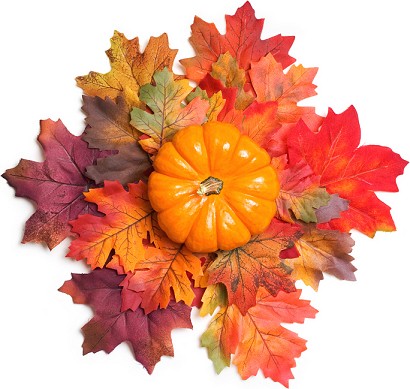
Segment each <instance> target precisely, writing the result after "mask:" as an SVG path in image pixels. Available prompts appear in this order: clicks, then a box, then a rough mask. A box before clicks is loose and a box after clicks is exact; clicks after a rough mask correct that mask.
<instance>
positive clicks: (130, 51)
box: [76, 31, 177, 107]
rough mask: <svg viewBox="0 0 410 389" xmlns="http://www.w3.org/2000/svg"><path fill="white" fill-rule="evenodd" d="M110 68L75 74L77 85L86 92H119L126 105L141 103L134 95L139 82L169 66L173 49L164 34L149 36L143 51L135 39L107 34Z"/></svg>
mask: <svg viewBox="0 0 410 389" xmlns="http://www.w3.org/2000/svg"><path fill="white" fill-rule="evenodd" d="M106 53H107V56H108V58H109V60H110V64H111V70H110V71H109V72H108V73H106V74H101V73H96V72H90V73H89V74H88V75H86V76H80V77H77V78H76V80H77V85H78V86H79V87H80V88H82V89H83V91H84V93H85V94H87V95H89V96H98V97H101V98H103V99H104V98H105V97H109V98H111V99H113V100H115V98H117V97H118V96H121V97H122V98H123V99H124V100H125V102H126V103H127V105H128V106H129V107H131V106H133V107H140V106H143V104H141V102H140V101H139V99H138V91H139V89H140V87H141V86H142V85H145V84H149V83H150V82H151V80H152V76H153V75H154V73H155V72H156V71H158V70H162V69H163V68H164V67H165V66H167V67H168V68H170V69H171V68H172V65H173V62H174V59H175V56H176V53H177V50H171V49H170V48H169V46H168V36H167V34H162V35H161V36H159V37H157V38H156V37H151V38H150V40H149V42H148V44H147V47H146V48H145V52H144V53H141V52H140V47H139V40H138V38H134V39H131V40H128V39H127V38H126V37H125V36H124V35H123V34H121V33H120V32H118V31H115V32H114V35H113V37H112V38H111V48H110V49H109V50H107V51H106Z"/></svg>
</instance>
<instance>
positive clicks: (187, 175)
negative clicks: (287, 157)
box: [148, 122, 279, 253]
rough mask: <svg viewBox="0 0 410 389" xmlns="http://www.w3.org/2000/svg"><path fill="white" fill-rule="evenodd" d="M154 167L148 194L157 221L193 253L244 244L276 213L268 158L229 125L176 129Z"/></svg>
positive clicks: (273, 176) (273, 179)
mask: <svg viewBox="0 0 410 389" xmlns="http://www.w3.org/2000/svg"><path fill="white" fill-rule="evenodd" d="M153 166H154V171H153V172H152V173H151V175H150V177H149V180H148V196H149V199H150V202H151V205H152V207H153V208H154V210H155V211H157V212H158V224H159V226H160V227H161V229H162V230H163V231H164V232H165V233H166V234H167V235H168V237H169V238H170V239H171V240H172V241H174V242H177V243H185V245H186V247H187V248H188V249H190V250H191V251H193V252H203V253H205V252H213V251H216V250H217V249H222V250H232V249H234V248H236V247H239V246H242V245H243V244H245V243H247V242H248V241H249V239H250V238H251V235H255V234H259V233H261V232H263V231H264V230H265V229H266V228H267V227H268V225H269V224H270V222H271V220H272V218H273V216H274V215H275V212H276V203H275V199H276V197H277V196H278V193H279V182H278V178H277V175H276V172H275V170H274V169H273V167H272V166H271V165H270V157H269V155H268V153H267V152H266V151H265V150H264V149H262V148H261V147H260V146H258V145H257V144H256V143H255V142H253V141H252V140H251V139H250V138H249V137H248V136H246V135H242V134H241V133H240V132H239V130H238V129H237V128H236V127H234V126H233V125H231V124H228V123H220V122H208V123H206V124H204V125H202V126H200V125H196V126H189V127H187V128H184V129H182V130H180V131H179V132H177V133H176V134H175V136H174V137H173V139H172V142H168V143H165V144H164V145H163V146H162V147H161V148H160V149H159V151H158V154H157V156H156V158H155V161H154V164H153Z"/></svg>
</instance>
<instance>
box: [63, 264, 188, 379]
mask: <svg viewBox="0 0 410 389" xmlns="http://www.w3.org/2000/svg"><path fill="white" fill-rule="evenodd" d="M123 279H124V276H122V275H117V274H116V272H115V271H114V270H110V269H97V270H94V271H92V272H91V273H89V274H72V279H71V280H69V281H66V282H65V283H64V284H63V286H62V287H61V288H60V289H59V290H60V291H61V292H63V293H66V294H68V295H70V296H71V297H72V298H73V301H74V302H75V303H77V304H88V305H90V306H91V307H92V308H93V310H94V317H93V318H92V319H91V320H90V321H89V322H88V323H87V324H85V325H84V326H83V328H82V332H83V334H84V343H83V352H84V355H85V354H88V353H90V352H93V353H96V352H98V351H105V352H107V353H110V352H111V351H113V350H114V349H115V347H117V346H118V345H119V344H120V343H122V342H129V343H130V345H131V347H132V349H133V351H134V356H135V359H136V360H137V361H138V362H140V363H141V364H142V365H143V366H144V367H145V369H147V371H148V373H150V374H151V373H152V371H153V369H154V367H155V365H156V364H157V362H159V360H160V359H161V357H162V356H163V355H168V356H173V355H174V351H173V347H172V340H171V331H172V330H173V329H175V328H192V324H191V320H190V312H191V308H190V307H188V306H186V305H184V304H182V303H175V302H171V303H170V304H169V305H168V307H167V308H166V309H160V310H157V311H154V312H152V313H150V314H149V315H145V314H144V311H143V310H142V309H141V308H137V309H135V310H134V311H131V310H126V311H122V310H121V286H120V283H121V282H122V281H123Z"/></svg>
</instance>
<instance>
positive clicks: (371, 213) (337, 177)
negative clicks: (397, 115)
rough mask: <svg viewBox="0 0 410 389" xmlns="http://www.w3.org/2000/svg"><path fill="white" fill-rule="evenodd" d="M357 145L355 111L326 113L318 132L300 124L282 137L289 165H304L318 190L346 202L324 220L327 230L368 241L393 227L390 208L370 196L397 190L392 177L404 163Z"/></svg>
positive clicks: (389, 154) (380, 148) (386, 151)
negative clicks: (355, 232) (351, 233)
mask: <svg viewBox="0 0 410 389" xmlns="http://www.w3.org/2000/svg"><path fill="white" fill-rule="evenodd" d="M359 142H360V125H359V120H358V117H357V112H356V110H355V108H354V107H353V106H352V107H350V108H348V109H347V110H346V111H345V112H343V113H341V114H335V113H334V112H333V111H332V110H331V109H330V110H329V113H328V115H327V117H326V118H325V119H324V122H323V125H322V126H321V128H320V131H319V132H312V131H311V130H310V129H309V128H308V127H307V126H306V125H305V124H304V123H303V122H299V123H298V124H297V125H296V126H295V127H294V129H293V130H292V132H291V134H290V135H289V137H288V148H289V162H290V164H291V165H295V164H297V163H298V162H299V161H300V160H302V161H304V162H305V163H307V164H308V165H309V166H310V167H311V168H312V170H313V172H314V174H316V175H317V176H318V177H320V186H322V187H325V188H326V190H327V191H328V192H329V193H330V194H339V196H340V197H341V198H343V199H345V200H348V201H349V208H348V210H346V211H343V212H342V213H341V215H340V216H341V217H340V218H338V219H334V220H331V221H330V222H329V224H330V226H332V228H335V229H339V230H340V231H343V232H348V231H350V230H351V229H357V230H359V231H361V232H363V233H365V234H366V235H368V236H370V237H372V236H374V234H375V233H376V231H393V230H394V229H395V225H394V222H393V219H392V217H391V215H390V207H388V206H387V205H386V204H384V203H383V202H382V201H381V200H379V199H378V198H377V196H376V194H375V193H374V192H375V191H388V192H396V191H398V188H397V184H396V177H397V176H398V175H400V174H402V173H403V170H404V167H405V166H406V165H407V163H408V162H407V161H404V160H403V159H402V158H401V157H400V156H399V155H398V154H396V153H394V152H393V151H392V150H391V149H390V148H388V147H383V146H372V145H369V146H367V145H366V146H360V147H359Z"/></svg>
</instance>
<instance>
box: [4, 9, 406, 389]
mask: <svg viewBox="0 0 410 389" xmlns="http://www.w3.org/2000/svg"><path fill="white" fill-rule="evenodd" d="M263 22H264V20H263V19H257V18H256V17H255V12H254V10H253V8H252V6H251V5H250V4H249V2H246V3H245V4H244V5H243V6H242V7H240V8H239V9H238V10H237V11H236V13H235V14H234V15H232V16H229V15H227V16H226V33H225V35H222V34H221V33H220V32H219V31H218V30H217V28H216V27H215V25H214V24H213V23H208V22H205V21H204V20H202V19H200V18H199V17H195V20H194V23H193V24H192V26H191V29H192V35H191V38H190V43H191V44H192V46H193V48H194V50H195V53H196V55H195V56H194V57H192V58H186V59H182V60H181V61H180V62H181V64H182V66H183V68H184V72H185V74H183V75H177V74H174V73H173V70H172V69H173V63H174V59H175V56H176V52H177V51H176V50H173V49H170V48H169V45H168V38H167V35H166V34H163V35H161V36H159V37H152V38H151V39H150V40H149V42H148V44H147V46H146V48H145V50H144V51H143V52H142V51H141V50H140V46H139V41H138V38H134V39H131V40H128V39H127V38H126V37H125V36H124V35H123V34H121V33H119V32H115V33H114V36H113V37H112V39H111V48H110V49H109V50H108V51H107V55H108V58H109V61H110V64H111V70H110V71H109V72H108V73H106V74H101V73H97V72H90V73H89V74H88V75H86V76H81V77H78V78H77V84H78V86H79V87H80V88H82V89H83V91H84V96H83V102H84V104H83V111H84V113H85V115H86V118H85V122H86V127H85V130H84V132H83V134H82V135H81V136H74V135H72V134H71V133H70V132H69V131H68V130H67V129H66V128H65V126H64V125H63V123H62V122H61V121H57V122H54V121H52V120H45V121H41V123H40V124H41V126H40V127H41V131H40V135H39V137H38V140H39V142H40V144H41V146H42V148H43V149H44V153H45V160H44V161H43V162H33V161H28V160H24V159H22V160H21V161H20V162H19V164H18V165H17V166H16V167H14V168H12V169H9V170H7V171H6V172H5V173H4V174H3V177H4V178H5V179H6V180H7V181H8V183H9V184H10V185H11V186H12V187H14V188H15V191H16V195H17V196H20V197H26V198H28V199H30V200H33V201H34V202H35V203H36V206H37V209H36V211H35V213H34V214H33V215H32V216H31V217H30V218H29V219H28V221H27V222H26V227H25V231H24V237H23V243H25V242H37V243H41V242H44V243H46V244H47V246H48V247H49V248H50V249H53V248H54V247H55V246H56V245H58V244H59V243H60V242H61V241H63V240H64V239H66V238H68V237H69V238H71V239H72V241H71V244H70V248H69V252H68V254H67V256H68V257H70V258H73V259H75V260H85V261H86V262H87V264H88V265H89V266H90V272H89V273H86V274H72V279H71V280H69V281H66V282H65V283H64V284H63V285H62V287H61V288H60V291H61V292H64V293H67V294H69V295H70V296H71V297H72V299H73V301H74V302H75V303H79V304H88V305H89V306H91V307H92V309H93V311H94V317H93V318H92V319H91V320H90V321H89V322H88V323H87V324H85V325H84V326H83V328H82V332H83V335H84V343H83V351H84V354H87V353H90V352H94V353H95V352H98V351H102V350H103V351H105V352H107V353H110V352H111V351H112V350H113V349H114V348H115V347H116V346H117V345H119V344H120V343H122V342H128V343H129V344H130V345H131V347H132V349H133V352H134V356H135V359H136V360H137V361H138V362H140V363H141V364H142V365H143V366H144V367H145V368H146V370H147V371H148V372H149V373H152V371H153V369H154V367H155V365H156V364H157V363H158V362H159V360H160V359H161V356H163V355H167V356H172V355H173V346H172V341H171V331H172V330H173V329H175V328H192V324H191V320H190V316H191V310H192V307H197V308H198V309H199V313H200V315H201V316H203V317H207V318H208V320H209V326H208V328H207V330H206V331H205V332H204V334H203V335H202V336H201V339H200V342H201V345H202V346H203V347H206V348H207V351H208V355H209V358H210V359H211V360H212V362H213V364H214V367H215V369H216V371H217V372H218V373H219V372H220V371H222V369H224V368H225V367H227V366H230V364H231V363H233V364H234V365H236V367H237V369H238V372H239V374H240V376H241V377H242V378H243V379H247V378H249V377H250V376H252V375H256V374H257V372H258V371H259V370H261V371H262V372H263V374H264V376H265V377H269V378H271V379H272V380H273V381H277V382H279V383H281V384H283V385H284V386H286V387H287V386H288V383H289V379H291V378H293V375H292V372H291V368H292V367H294V366H295V358H297V357H299V356H300V355H301V353H302V352H303V351H304V350H305V349H306V341H305V340H303V339H301V338H300V337H298V335H297V334H296V333H294V332H292V331H290V330H289V329H287V328H285V327H284V326H283V324H284V323H303V322H304V320H305V319H306V318H313V317H314V316H315V314H316V312H317V311H316V310H315V309H314V308H313V307H311V306H310V302H309V301H306V300H303V299H301V298H300V296H301V290H300V289H297V288H296V282H297V281H298V280H301V281H303V282H304V284H306V285H307V286H310V287H312V288H313V289H315V290H317V289H318V286H319V282H320V281H321V280H322V279H323V274H324V273H326V274H329V275H332V276H334V277H336V278H338V279H341V280H354V279H355V276H354V272H355V270H356V269H355V267H354V266H353V265H352V260H353V257H352V256H351V255H350V254H351V251H352V247H353V244H354V241H353V239H352V238H351V235H350V231H351V230H353V229H354V230H358V231H360V232H362V233H364V234H365V235H367V236H369V237H373V236H374V234H375V232H376V231H393V230H394V229H395V226H394V222H393V220H392V217H391V215H390V207H389V206H388V205H386V204H384V203H383V202H382V201H381V200H380V199H379V198H378V197H377V196H376V193H375V192H377V191H387V192H395V191H398V188H397V185H396V177H397V176H398V175H400V174H402V173H403V170H404V168H405V166H406V165H407V162H406V161H404V160H403V159H402V158H401V157H400V156H399V155H398V154H396V153H394V152H393V151H392V150H391V149H390V148H388V147H383V146H374V145H366V146H360V126H359V121H358V115H357V112H356V110H355V108H354V107H349V108H347V109H346V111H344V112H342V113H340V114H337V113H335V112H334V111H332V110H331V109H329V111H328V114H327V116H326V117H321V116H320V115H318V114H317V113H316V112H315V108H314V107H308V106H300V105H298V103H299V102H300V101H302V100H304V99H306V98H308V97H311V96H314V95H315V94H316V92H315V88H316V86H315V85H314V84H313V80H314V77H315V75H316V72H317V68H305V67H303V66H302V65H297V66H296V65H293V63H294V61H295V60H294V59H293V58H292V57H290V56H289V54H288V52H289V49H290V47H291V45H292V43H293V40H294V38H293V37H286V36H281V35H277V36H274V37H271V38H269V39H266V40H261V38H260V37H261V33H262V28H263ZM193 85H194V86H193Z"/></svg>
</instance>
